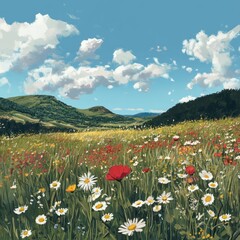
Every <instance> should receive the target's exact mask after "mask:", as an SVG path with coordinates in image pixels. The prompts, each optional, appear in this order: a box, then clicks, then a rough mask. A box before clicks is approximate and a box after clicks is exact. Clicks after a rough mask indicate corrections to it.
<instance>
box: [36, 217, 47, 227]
mask: <svg viewBox="0 0 240 240" xmlns="http://www.w3.org/2000/svg"><path fill="white" fill-rule="evenodd" d="M35 222H36V223H37V224H39V225H44V224H45V223H46V222H47V217H46V216H45V215H44V214H42V215H38V216H37V217H36V219H35Z"/></svg>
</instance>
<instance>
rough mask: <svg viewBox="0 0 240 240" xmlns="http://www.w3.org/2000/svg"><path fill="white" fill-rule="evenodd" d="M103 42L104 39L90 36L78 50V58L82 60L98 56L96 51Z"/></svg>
mask: <svg viewBox="0 0 240 240" xmlns="http://www.w3.org/2000/svg"><path fill="white" fill-rule="evenodd" d="M102 44H103V40H102V39H97V38H89V39H87V40H83V41H82V42H81V44H80V47H79V50H78V52H77V59H78V60H80V61H82V60H86V59H90V58H93V59H94V58H97V57H98V56H97V55H96V54H95V52H96V50H97V49H98V48H100V47H101V45H102Z"/></svg>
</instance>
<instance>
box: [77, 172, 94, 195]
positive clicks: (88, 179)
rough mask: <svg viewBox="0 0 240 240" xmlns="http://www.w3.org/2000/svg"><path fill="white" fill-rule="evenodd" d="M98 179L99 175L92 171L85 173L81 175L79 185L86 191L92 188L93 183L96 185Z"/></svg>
mask: <svg viewBox="0 0 240 240" xmlns="http://www.w3.org/2000/svg"><path fill="white" fill-rule="evenodd" d="M96 179H97V177H95V176H94V175H91V173H90V172H88V173H84V174H83V175H82V176H81V177H79V183H78V187H80V188H81V189H83V190H84V191H87V190H91V188H92V187H93V185H95V184H96V182H97V180H96Z"/></svg>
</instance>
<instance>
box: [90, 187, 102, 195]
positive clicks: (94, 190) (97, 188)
mask: <svg viewBox="0 0 240 240" xmlns="http://www.w3.org/2000/svg"><path fill="white" fill-rule="evenodd" d="M91 192H92V193H98V194H101V192H102V189H101V188H100V187H95V188H93V189H92V191H91Z"/></svg>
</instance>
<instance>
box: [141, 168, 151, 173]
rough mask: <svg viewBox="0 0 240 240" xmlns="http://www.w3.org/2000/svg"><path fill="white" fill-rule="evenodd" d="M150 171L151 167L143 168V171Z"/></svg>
mask: <svg viewBox="0 0 240 240" xmlns="http://www.w3.org/2000/svg"><path fill="white" fill-rule="evenodd" d="M149 171H151V169H150V168H143V170H142V172H143V173H147V172H149Z"/></svg>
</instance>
